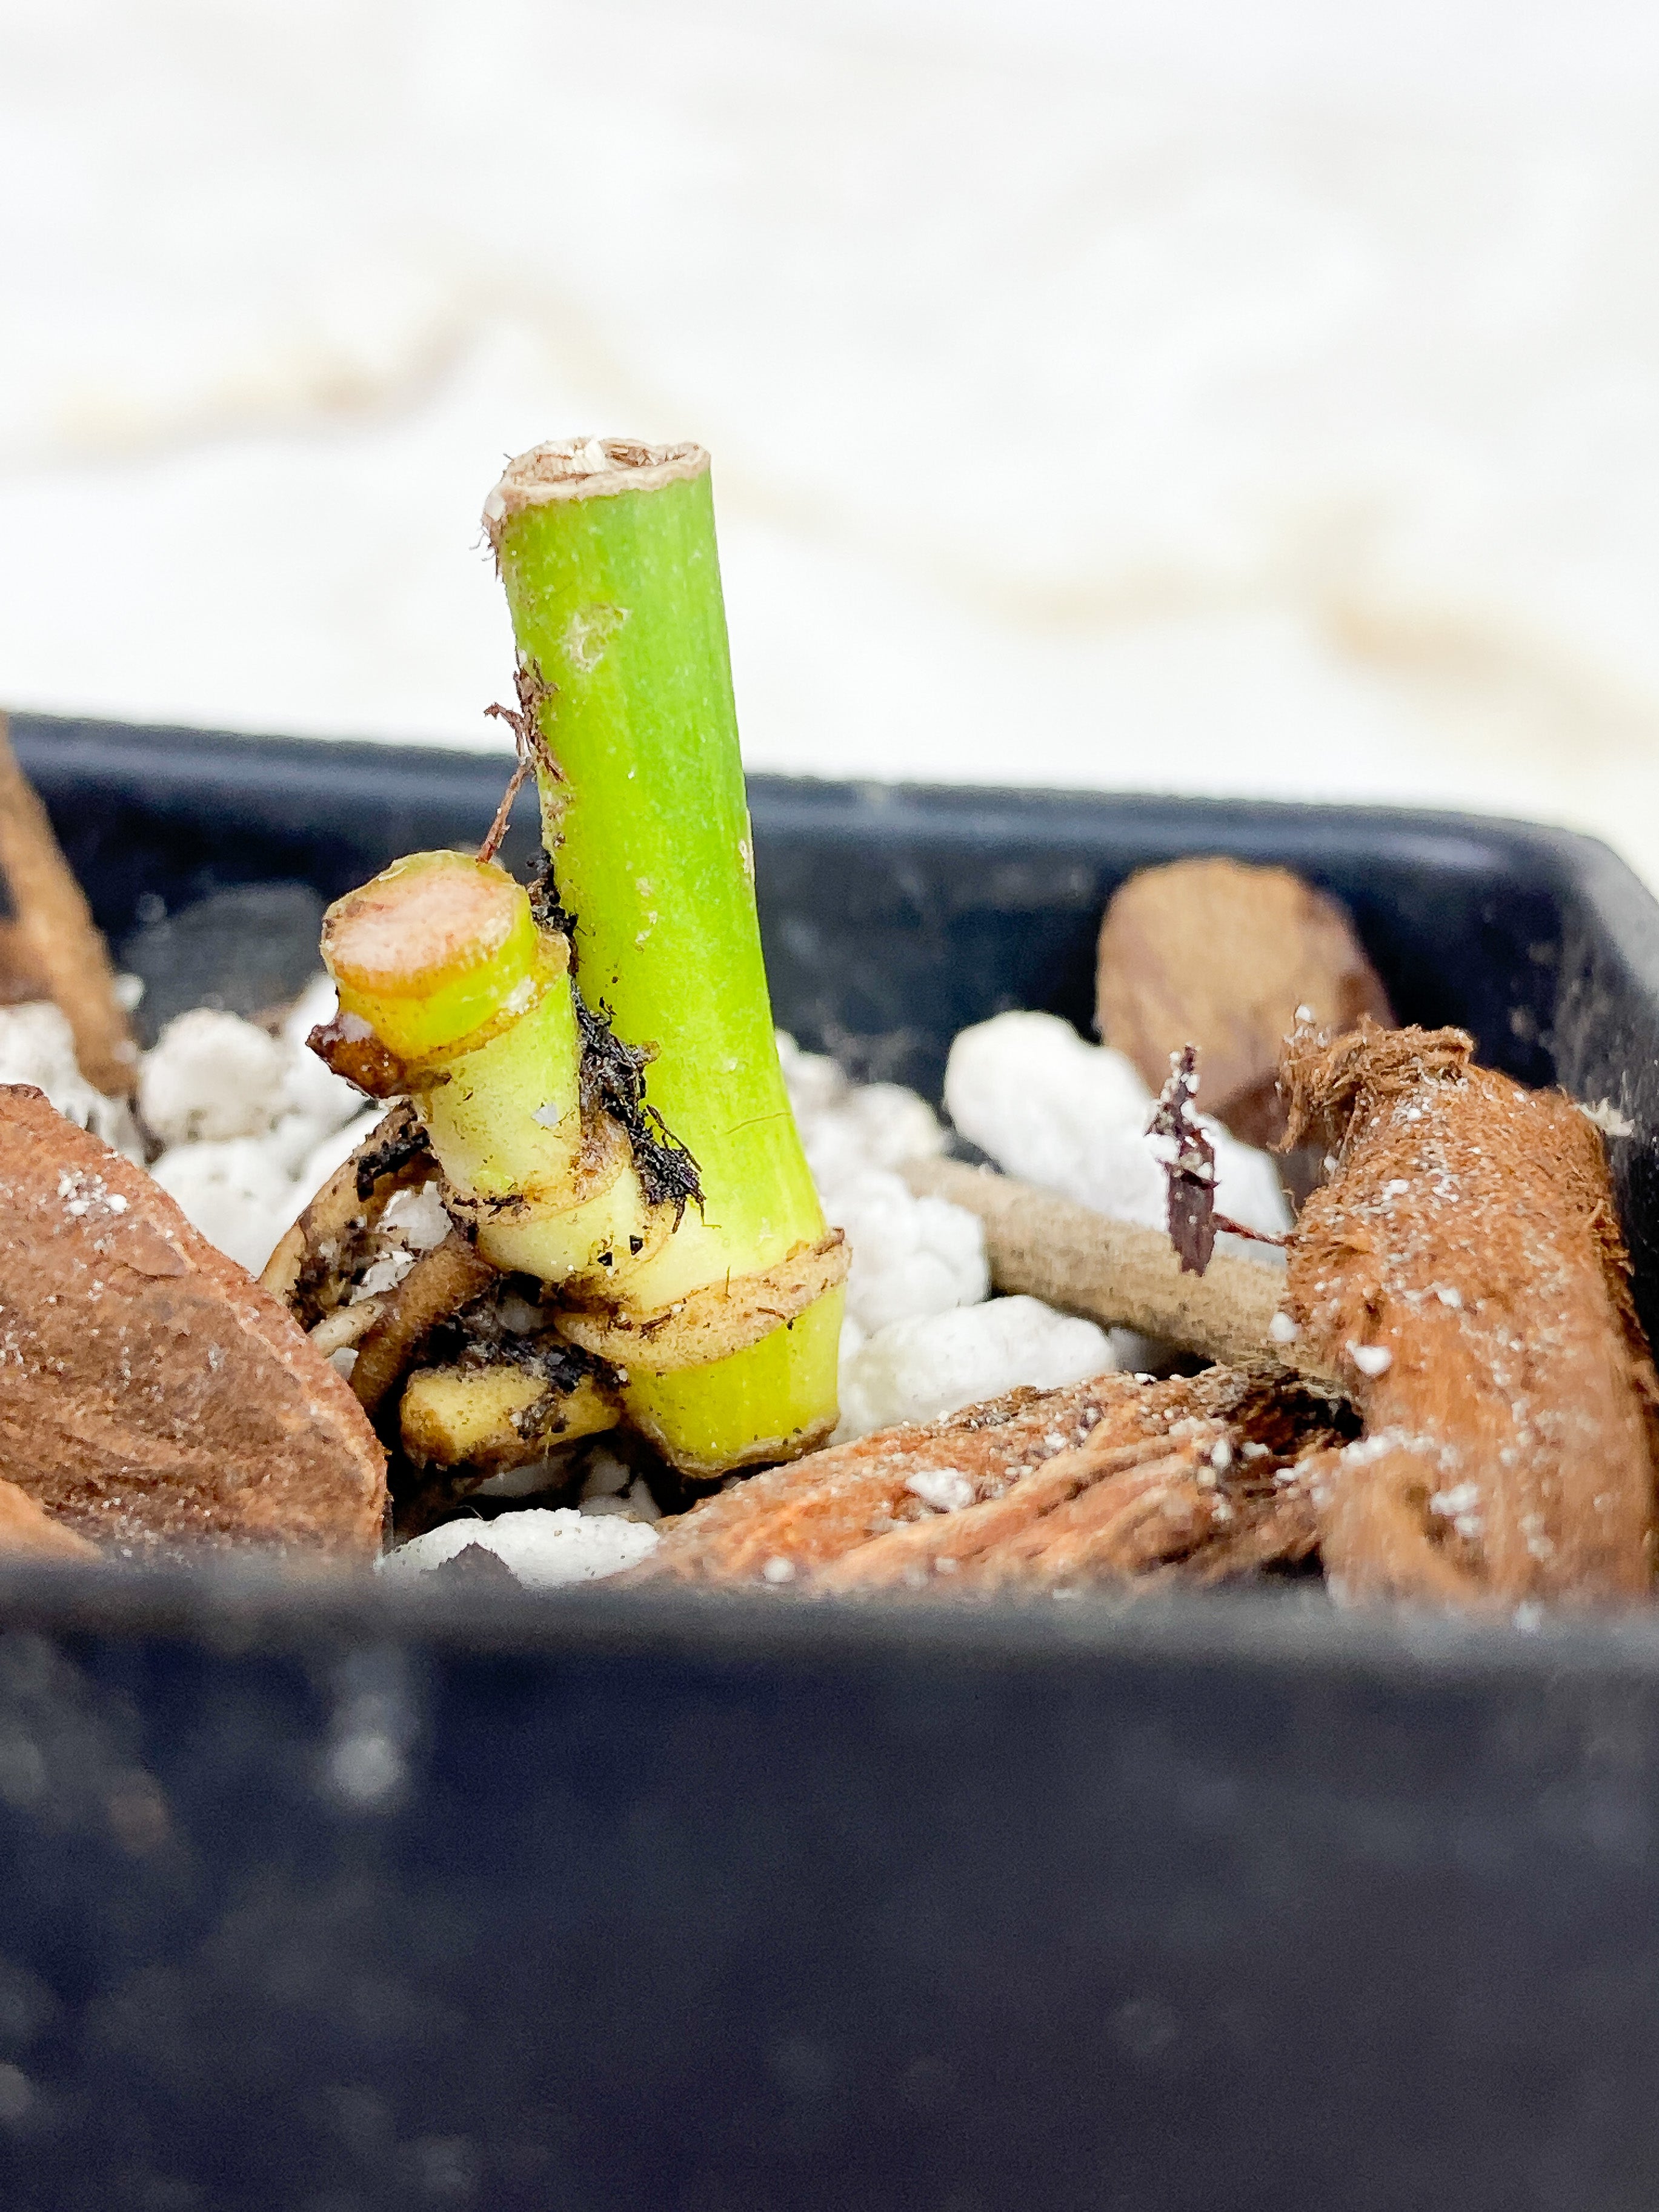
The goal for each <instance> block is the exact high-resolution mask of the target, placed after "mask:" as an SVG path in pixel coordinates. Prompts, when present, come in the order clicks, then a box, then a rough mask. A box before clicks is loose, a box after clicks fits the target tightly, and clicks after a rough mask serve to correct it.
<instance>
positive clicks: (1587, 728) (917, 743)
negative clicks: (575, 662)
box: [0, 0, 1659, 883]
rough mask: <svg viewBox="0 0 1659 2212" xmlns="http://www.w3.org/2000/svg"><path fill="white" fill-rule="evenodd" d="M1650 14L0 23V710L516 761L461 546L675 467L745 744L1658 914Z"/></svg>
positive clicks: (480, 578) (93, 11)
mask: <svg viewBox="0 0 1659 2212" xmlns="http://www.w3.org/2000/svg"><path fill="white" fill-rule="evenodd" d="M1656 122H1659V10H1656V9H1654V8H1653V7H1652V6H1651V5H1643V4H1638V0H1394V4H1392V5H1391V6H1390V7H1389V8H1388V9H1379V8H1375V7H1362V6H1361V5H1359V4H1358V0H1140V4H1134V5H1132V4H1128V0H794V4H793V5H779V4H771V5H768V4H763V0H678V4H669V3H668V0H543V4H540V5H537V6H531V5H525V4H514V0H51V4H49V5H48V4H46V0H0V699H3V700H4V701H5V702H7V703H9V704H11V705H13V706H15V707H27V708H51V709H57V710H61V711H86V712H93V713H100V714H111V715H117V716H124V717H131V718H134V719H141V720H142V719H150V720H161V719H167V720H182V721H190V722H198V723H204V724H210V725H218V726H233V727H239V728H246V729H252V730H292V731H301V732H309V733H315V734H317V735H319V736H324V735H365V734H366V735H369V736H373V737H384V738H423V739H429V740H432V741H435V742H443V743H452V744H453V743H461V744H477V745H480V746H485V745H495V744H499V743H500V732H499V729H498V726H496V725H495V724H491V723H486V722H485V721H484V720H483V719H482V717H481V714H480V709H481V708H483V705H484V704H485V703H486V702H488V701H489V700H490V699H492V698H495V697H496V696H501V695H502V693H503V692H504V690H505V687H506V684H507V670H508V665H509V658H510V656H509V641H508V635H507V626H506V622H505V618H504V615H503V613H502V611H501V605H500V604H499V600H498V595H497V590H496V586H495V581H494V579H493V577H492V575H491V573H490V568H489V562H488V560H487V557H486V556H485V555H484V553H483V550H481V546H480V541H479V536H478V531H477V513H478V508H479V507H480V504H481V502H482V500H483V495H484V494H485V492H486V491H487V490H488V489H489V485H490V483H491V482H492V480H493V478H494V477H495V474H496V473H497V471H498V468H499V465H500V463H501V459H502V458H503V456H505V455H507V454H508V453H513V452H515V451H517V450H519V449H520V448H521V447H524V446H526V445H529V444H531V443H533V442H534V441H536V440H537V439H538V438H541V437H545V436H552V435H564V434H568V433H570V432H574V431H592V430H598V431H604V432H607V433H613V434H619V435H641V436H646V437H650V438H659V437H660V438H678V437H688V436H689V437H695V438H697V439H700V440H701V441H702V442H703V443H704V444H706V445H708V447H711V448H712V450H713V453H714V464H715V487H716V495H717V499H718V502H719V512H720V526H721V533H722V544H723V550H724V558H725V563H726V587H727V596H728V603H729V611H730V616H731V622H732V643H733V653H734V660H735V665H736V672H737V679H738V703H739V708H740V712H741V716H742V720H743V725H744V738H745V746H746V750H747V753H748V757H749V759H750V764H751V765H753V766H757V767H765V768H776V769H793V770H798V771H805V772H810V773H815V774H825V775H905V776H917V777H936V778H948V779H951V780H958V781H959V780H967V779H973V780H979V781H1027V782H1046V783H1053V784H1065V783H1073V784H1091V785H1102V786H1135V787H1147V788H1154V789H1181V790H1204V791H1213V792H1222V793H1273V794H1280V795H1291V796H1330V795H1337V796H1352V797H1359V796H1364V797H1373V796H1379V795H1380V796H1385V797H1389V798H1393V799H1403V800H1408V801H1412V802H1420V803H1425V804H1433V805H1469V806H1475V807H1481V808H1489V809H1492V810H1496V811H1505V812H1511V813H1521V814H1528V815H1533V816H1535V817H1544V818H1549V819H1554V820H1559V821H1563V822H1567V823H1573V824H1577V825H1579V826H1583V827H1587V828H1589V829H1595V830H1596V831H1597V832H1598V833H1600V834H1601V835H1603V836H1607V838H1609V840H1610V841H1611V842H1613V843H1614V844H1616V845H1617V846H1619V847H1620V848H1621V849H1622V850H1623V851H1624V852H1625V853H1626V854H1627V855H1628V856H1629V857H1630V858H1632V860H1634V861H1635V862H1636V863H1637V865H1638V866H1640V867H1642V868H1643V869H1644V872H1646V874H1647V875H1648V876H1649V878H1650V880H1653V881H1655V882H1656V883H1659V283H1656V276H1659V130H1656V127H1655V126H1656Z"/></svg>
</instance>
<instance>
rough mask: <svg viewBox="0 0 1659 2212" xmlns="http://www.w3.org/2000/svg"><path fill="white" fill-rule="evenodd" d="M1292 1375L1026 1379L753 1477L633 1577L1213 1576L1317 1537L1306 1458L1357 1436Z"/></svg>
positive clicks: (1301, 1551)
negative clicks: (943, 1415)
mask: <svg viewBox="0 0 1659 2212" xmlns="http://www.w3.org/2000/svg"><path fill="white" fill-rule="evenodd" d="M1351 1428H1352V1424H1351V1423H1346V1422H1345V1417H1344V1415H1343V1413H1342V1411H1341V1410H1340V1408H1338V1407H1333V1405H1332V1404H1331V1403H1330V1402H1329V1401H1326V1400H1324V1399H1322V1398H1321V1397H1320V1396H1318V1395H1316V1394H1315V1393H1312V1392H1310V1391H1308V1390H1305V1389H1303V1388H1301V1387H1300V1386H1299V1385H1297V1384H1296V1383H1288V1382H1285V1381H1284V1380H1283V1379H1280V1378H1275V1377H1271V1376H1261V1375H1249V1374H1238V1373H1235V1372H1232V1371H1230V1370H1226V1369H1222V1368H1212V1369H1210V1370H1206V1373H1204V1374H1202V1375H1200V1376H1193V1377H1177V1378H1175V1379H1173V1380H1171V1381H1168V1382H1163V1383H1152V1382H1146V1381H1142V1380H1140V1379H1139V1378H1137V1377H1136V1376H1131V1375H1108V1376H1099V1377H1097V1378H1096V1379H1095V1380H1094V1381H1092V1382H1089V1383H1078V1384H1074V1385H1073V1386H1072V1387H1071V1388H1069V1389H1063V1390H1048V1391H1036V1390H1015V1391H1012V1392H1010V1393H1009V1395H1007V1396H1006V1397H1005V1398H1000V1399H995V1400H993V1401H990V1402H989V1403H987V1404H986V1405H982V1406H976V1407H970V1408H969V1410H968V1411H967V1412H965V1413H957V1414H953V1415H952V1416H951V1418H950V1419H946V1420H942V1421H935V1422H933V1423H931V1424H930V1425H927V1426H926V1427H919V1428H902V1429H891V1430H887V1431H884V1432H883V1433H882V1434H880V1435H878V1436H873V1437H863V1438H861V1439H860V1441H859V1442H858V1443H851V1444H843V1445H840V1446H838V1447H836V1449H833V1450H829V1451H822V1452H817V1453H814V1454H812V1455H811V1456H810V1457H808V1458H806V1459H804V1460H799V1461H797V1462H794V1464H793V1466H790V1467H787V1468H774V1469H772V1470H771V1471H770V1472H769V1473H768V1474H759V1475H755V1476H752V1477H750V1479H749V1480H747V1481H744V1482H742V1483H739V1484H736V1485H734V1486H732V1488H730V1489H728V1490H726V1491H725V1492H721V1493H720V1496H718V1497H716V1498H711V1499H709V1500H708V1501H707V1502H706V1503H705V1504H701V1505H698V1506H696V1507H695V1508H694V1509H693V1510H692V1511H691V1512H690V1513H689V1514H687V1515H686V1516H684V1518H683V1519H682V1520H680V1521H678V1522H675V1523H674V1524H673V1525H672V1526H671V1527H670V1528H668V1530H667V1533H666V1534H665V1536H664V1539H663V1541H662V1542H661V1544H660V1545H659V1547H658V1549H657V1550H656V1551H655V1552H654V1553H653V1554H652V1556H651V1558H650V1559H649V1560H648V1561H647V1562H646V1563H645V1564H644V1565H641V1566H640V1567H638V1568H636V1569H635V1570H634V1571H633V1573H632V1575H631V1576H630V1577H629V1580H631V1581H634V1582H653V1581H664V1580H671V1581H691V1582H712V1583H744V1582H758V1583H790V1584H793V1585H796V1586H799V1587H803V1588H805V1589H811V1590H823V1591H831V1590H854V1589H864V1590H867V1589H883V1588H900V1589H926V1588H935V1589H940V1590H945V1589H949V1590H951V1591H956V1590H974V1589H976V1590H981V1591H985V1590H990V1589H1002V1588H1027V1589H1065V1588H1075V1587H1079V1586H1081V1585H1084V1584H1087V1583H1096V1582H1116V1581H1121V1580H1122V1579H1124V1578H1125V1577H1131V1576H1138V1575H1144V1574H1146V1573H1149V1572H1151V1571H1155V1570H1159V1569H1178V1570H1180V1571H1182V1572H1184V1573H1186V1574H1188V1575H1189V1576H1191V1577H1194V1578H1196V1579H1198V1580H1200V1581H1206V1582H1208V1581H1216V1580H1220V1579H1222V1578H1224V1577H1227V1576H1230V1575H1235V1574H1242V1573H1246V1572H1249V1571H1254V1570H1256V1569H1259V1568H1261V1567H1265V1566H1268V1565H1273V1564H1275V1563H1285V1564H1294V1563H1297V1562H1298V1561H1300V1560H1302V1559H1305V1558H1307V1557H1308V1556H1309V1554H1310V1553H1311V1551H1312V1549H1313V1546H1314V1541H1315V1538H1314V1520H1313V1510H1312V1505H1311V1502H1310V1498H1309V1497H1308V1495H1307V1492H1306V1490H1305V1488H1304V1486H1303V1485H1302V1483H1301V1480H1300V1477H1299V1474H1298V1473H1297V1466H1298V1462H1300V1461H1302V1460H1304V1459H1305V1458H1308V1457H1310V1456H1320V1455H1323V1454H1324V1453H1326V1452H1328V1450H1330V1449H1334V1448H1335V1447H1336V1446H1337V1445H1338V1444H1339V1443H1340V1442H1341V1440H1342V1439H1343V1437H1345V1436H1346V1434H1347V1433H1349V1432H1350V1431H1351Z"/></svg>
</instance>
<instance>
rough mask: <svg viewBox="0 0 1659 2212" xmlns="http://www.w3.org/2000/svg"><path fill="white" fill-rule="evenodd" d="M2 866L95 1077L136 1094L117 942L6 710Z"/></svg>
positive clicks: (113, 1091)
mask: <svg viewBox="0 0 1659 2212" xmlns="http://www.w3.org/2000/svg"><path fill="white" fill-rule="evenodd" d="M0 870H3V872H4V874H5V878H6V883H7V885H8V887H9V890H10V893H11V903H12V908H13V912H14V914H15V933H16V935H15V942H16V944H17V946H18V948H19V950H21V951H22V952H23V953H24V955H25V958H26V961H27V964H28V965H29V966H30V967H32V968H33V969H35V970H37V971H38V972H39V974H40V978H41V981H42V983H43V984H44V986H45V987H46V990H47V991H48V992H49V993H50V994H51V995H52V998H53V999H54V1000H56V1001H57V1003H58V1006H60V1007H62V1009H63V1012H64V1018H65V1019H66V1020H67V1021H68V1023H69V1025H70V1033H71V1034H72V1035H73V1036H74V1039H75V1056H76V1060H79V1062H80V1064H81V1073H82V1075H84V1076H85V1077H86V1079H87V1081H88V1083H90V1084H92V1085H94V1087H95V1088H96V1089H98V1090H100V1091H102V1092H103V1093H104V1094H105V1096H106V1097H110V1098H127V1097H131V1095H132V1092H133V1091H134V1089H135V1088H136V1086H137V1079H138V1054H137V1048H136V1047H135V1045H134V1043H133V1041H132V1032H131V1029H130V1027H129V1026H128V1023H127V1018H126V1016H125V1014H124V1013H123V1012H122V1011H121V1009H120V1007H119V1006H118V1004H117V1003H116V998H115V973H114V970H113V969H112V967H111V966H110V958H109V949H108V947H107V946H106V945H105V943H104V939H103V934H102V933H101V932H100V929H99V928H98V926H97V924H96V923H95V922H94V921H93V918H92V909H91V908H90V907H89V906H88V904H87V901H86V895H85V893H84V892H83V891H82V889H81V886H80V884H78V883H77V882H76V879H75V875H74V872H73V871H72V870H71V868H70V865H69V862H68V861H67V860H65V859H64V855H63V852H62V850H61V848H59V846H58V840H57V837H56V836H54V834H53V832H52V823H51V822H50V820H49V819H48V818H47V815H46V808H45V807H44V806H43V805H41V804H40V794H39V793H37V792H36V790H35V788H34V786H33V784H32V783H31V782H30V781H29V780H28V778H27V776H26V775H24V773H23V771H22V769H21V768H20V767H19V766H18V765H17V757H16V755H15V753H14V752H13V751H12V749H11V739H10V738H9V735H8V733H7V728H6V723H5V720H4V717H3V716H0Z"/></svg>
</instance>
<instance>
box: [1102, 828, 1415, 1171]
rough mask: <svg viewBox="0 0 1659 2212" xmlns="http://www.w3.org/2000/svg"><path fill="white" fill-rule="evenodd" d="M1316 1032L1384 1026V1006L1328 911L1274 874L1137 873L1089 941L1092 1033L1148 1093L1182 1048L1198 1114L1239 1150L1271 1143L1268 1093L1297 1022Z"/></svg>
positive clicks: (1340, 919) (1279, 1110) (1226, 868)
mask: <svg viewBox="0 0 1659 2212" xmlns="http://www.w3.org/2000/svg"><path fill="white" fill-rule="evenodd" d="M1301 1007H1305V1008H1306V1009H1307V1015H1308V1018H1311V1020H1312V1021H1314V1022H1315V1023H1316V1024H1318V1025H1320V1026H1321V1027H1323V1028H1328V1029H1332V1030H1346V1029H1351V1028H1352V1026H1353V1025H1354V1024H1355V1023H1356V1022H1358V1020H1359V1019H1360V1018H1361V1017H1362V1016H1369V1017H1370V1018H1373V1019H1375V1020H1376V1021H1379V1022H1382V1023H1383V1024H1388V1023H1389V1022H1391V1021H1392V1020H1393V1018H1394V1017H1393V1015H1392V1014H1391V1013H1390V1012H1389V1000H1388V994H1387V993H1386V992H1385V991H1384V990H1383V985H1382V981H1381V980H1380V979H1379V977H1378V975H1377V974H1376V969H1374V968H1373V967H1372V966H1371V963H1370V960H1369V959H1368V958H1367V957H1366V956H1365V951H1364V947H1363V945H1361V944H1360V942H1359V939H1358V937H1357V936H1356V935H1355V934H1354V931H1353V927H1352V924H1351V923H1350V922H1349V921H1348V918H1347V916H1346V914H1344V912H1343V911H1342V908H1340V906H1338V905H1337V903H1336V902H1335V901H1334V899H1331V898H1328V897H1327V896H1325V894H1324V893H1323V892H1322V891H1317V890H1314V888H1313V886H1312V885H1311V884H1307V883H1304V881H1303V880H1302V878H1301V877H1300V876H1297V875H1293V874H1292V873H1291V871H1290V870H1289V869H1288V868H1264V867H1253V866H1246V865H1245V864H1244V863H1243V861H1240V860H1223V859H1219V858H1216V859H1207V860H1174V861H1171V862H1170V864H1169V865H1168V866H1164V867H1157V868H1144V869H1142V871H1141V872H1140V873H1139V875H1135V876H1131V877H1130V878H1129V880H1128V882H1127V883H1126V884H1123V885H1122V886H1121V888H1120V889H1119V890H1117V891H1116V892H1115V895H1114V896H1113V898H1112V901H1111V903H1110V904H1109V906H1108V908H1107V909H1106V915H1105V919H1104V920H1103V921H1102V923H1101V927H1100V947H1099V957H1098V964H1097V973H1096V1000H1095V1019H1096V1023H1097V1026H1098V1028H1099V1030H1100V1034H1101V1036H1102V1037H1103V1039H1104V1040H1105V1042H1107V1043H1108V1044H1110V1045H1115V1047H1116V1048H1117V1049H1118V1050H1119V1051H1120V1052H1123V1053H1127V1054H1128V1056H1129V1058H1130V1059H1131V1060H1133V1062H1134V1064H1135V1066H1137V1067H1138V1068H1139V1071H1140V1073H1141V1075H1142V1077H1143V1078H1144V1079H1145V1080H1146V1084H1147V1085H1148V1086H1149V1087H1150V1088H1151V1089H1152V1090H1153V1091H1157V1090H1158V1089H1160V1088H1161V1087H1162V1085H1163V1083H1164V1078H1165V1076H1166V1075H1167V1074H1168V1073H1169V1070H1170V1054H1171V1053H1175V1052H1179V1051H1180V1050H1181V1048H1182V1046H1183V1045H1189V1044H1191V1045H1196V1046H1197V1048H1198V1054H1199V1065H1200V1068H1201V1070H1202V1072H1203V1084H1204V1092H1203V1097H1202V1099H1201V1100H1200V1104H1201V1105H1202V1107H1203V1109H1204V1111H1205V1112H1206V1114H1213V1115H1215V1116H1216V1118H1217V1120H1218V1121H1224V1122H1225V1124H1226V1125H1227V1127H1228V1128H1230V1129H1231V1131H1232V1133H1233V1134H1234V1135H1235V1136H1236V1137H1241V1138H1243V1140H1244V1141H1245V1143H1247V1144H1251V1145H1267V1144H1273V1143H1275V1142H1277V1140H1278V1139H1279V1137H1280V1136H1282V1134H1283V1133H1284V1127H1285V1114H1284V1109H1283V1107H1282V1105H1281V1104H1280V1103H1279V1096H1278V1091H1277V1088H1276V1083H1275V1079H1276V1076H1277V1073H1278V1068H1279V1053H1280V1050H1281V1049H1282V1048H1283V1044H1284V1041H1285V1037H1286V1036H1288V1035H1289V1034H1290V1032H1291V1030H1292V1029H1293V1028H1294V1027H1295V1026H1296V1022H1297V1009H1298V1008H1301Z"/></svg>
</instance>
